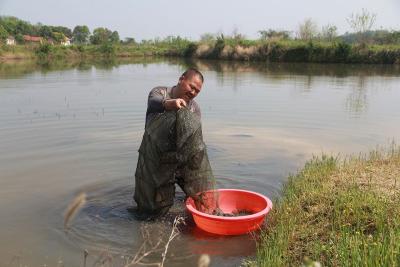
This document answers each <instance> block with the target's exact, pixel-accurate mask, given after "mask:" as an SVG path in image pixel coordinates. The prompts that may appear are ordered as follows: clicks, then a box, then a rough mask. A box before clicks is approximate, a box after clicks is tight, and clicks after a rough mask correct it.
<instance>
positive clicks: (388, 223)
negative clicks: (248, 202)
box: [253, 146, 400, 266]
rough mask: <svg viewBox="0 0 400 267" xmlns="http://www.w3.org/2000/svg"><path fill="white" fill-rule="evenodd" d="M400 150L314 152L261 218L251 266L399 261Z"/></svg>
mask: <svg viewBox="0 0 400 267" xmlns="http://www.w3.org/2000/svg"><path fill="white" fill-rule="evenodd" d="M398 179H400V149H399V147H396V146H393V148H391V149H388V150H384V151H383V150H376V151H373V152H371V153H370V154H369V155H362V156H359V157H357V158H355V157H353V158H348V159H339V158H335V157H328V156H323V157H315V158H313V159H312V160H310V161H309V162H308V163H307V164H306V165H305V167H304V169H303V170H302V171H300V172H299V173H298V174H297V175H294V176H291V177H290V178H289V181H288V183H287V185H286V186H285V188H284V190H283V197H282V199H281V200H280V201H279V202H278V203H277V205H275V209H274V210H273V211H272V212H271V213H270V215H269V218H268V220H267V225H268V226H267V229H266V230H265V232H264V233H263V237H262V241H261V242H260V244H259V248H258V252H257V260H256V262H253V264H255V265H257V266H300V265H302V264H303V263H305V262H306V261H307V259H311V260H314V261H317V262H320V263H321V264H322V265H323V266H399V265H400V254H399V253H400V205H399V204H400V186H399V184H398Z"/></svg>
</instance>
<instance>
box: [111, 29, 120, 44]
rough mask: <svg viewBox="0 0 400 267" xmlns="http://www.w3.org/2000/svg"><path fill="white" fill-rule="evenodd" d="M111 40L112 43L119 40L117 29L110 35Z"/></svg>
mask: <svg viewBox="0 0 400 267" xmlns="http://www.w3.org/2000/svg"><path fill="white" fill-rule="evenodd" d="M109 41H110V42H111V43H118V42H119V34H118V32H117V31H113V32H112V33H111V35H110V37H109Z"/></svg>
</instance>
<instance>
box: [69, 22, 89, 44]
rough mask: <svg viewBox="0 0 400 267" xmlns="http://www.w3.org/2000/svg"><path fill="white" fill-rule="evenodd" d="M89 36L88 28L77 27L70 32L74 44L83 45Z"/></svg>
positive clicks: (84, 26) (83, 26)
mask: <svg viewBox="0 0 400 267" xmlns="http://www.w3.org/2000/svg"><path fill="white" fill-rule="evenodd" d="M89 35H90V31H89V28H88V26H86V25H77V26H75V28H74V30H73V32H72V39H73V40H74V43H78V44H85V43H87V42H88V40H89Z"/></svg>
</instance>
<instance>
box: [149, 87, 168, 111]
mask: <svg viewBox="0 0 400 267" xmlns="http://www.w3.org/2000/svg"><path fill="white" fill-rule="evenodd" d="M165 90H167V89H166V88H165V87H156V88H153V89H152V90H151V91H150V93H149V98H148V101H147V112H146V113H147V114H150V113H162V112H164V105H163V101H164V99H165V94H166V93H165Z"/></svg>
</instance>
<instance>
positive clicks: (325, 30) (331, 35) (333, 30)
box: [321, 24, 337, 42]
mask: <svg viewBox="0 0 400 267" xmlns="http://www.w3.org/2000/svg"><path fill="white" fill-rule="evenodd" d="M321 37H322V39H324V40H327V41H329V42H332V41H333V40H334V39H335V38H336V37H337V27H336V26H334V25H330V24H328V25H325V26H323V27H322V32H321Z"/></svg>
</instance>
